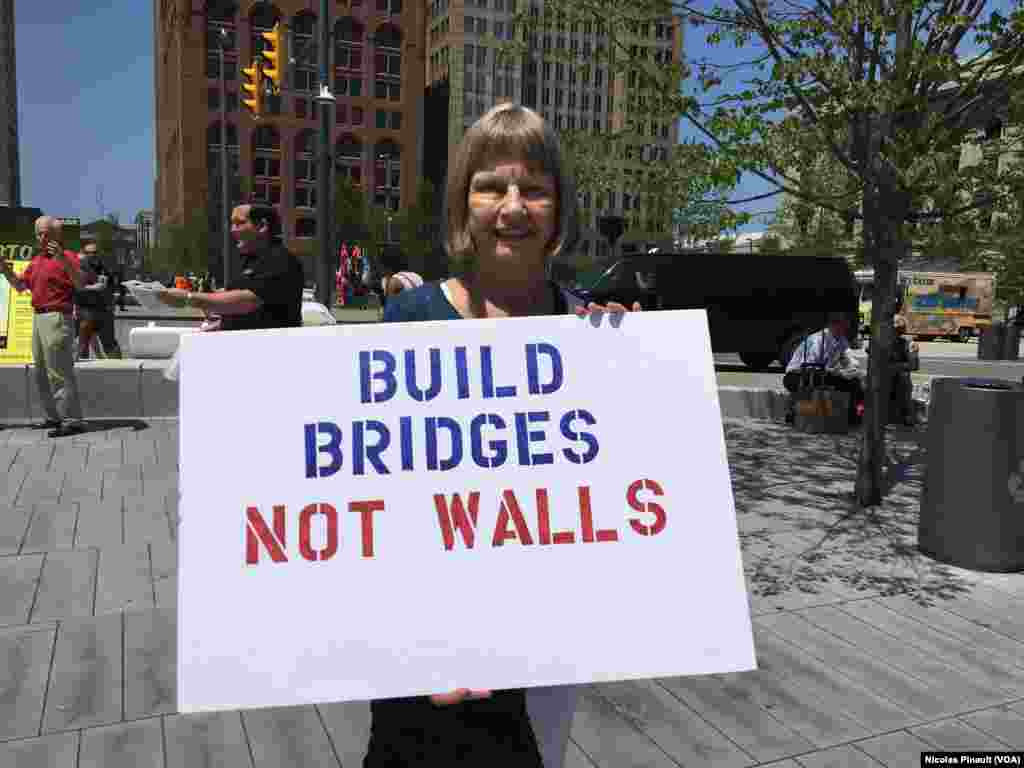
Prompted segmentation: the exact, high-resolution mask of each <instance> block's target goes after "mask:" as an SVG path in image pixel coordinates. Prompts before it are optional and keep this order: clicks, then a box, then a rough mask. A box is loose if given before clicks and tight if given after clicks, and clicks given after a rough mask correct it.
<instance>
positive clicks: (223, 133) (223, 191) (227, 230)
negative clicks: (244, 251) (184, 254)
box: [220, 27, 231, 288]
mask: <svg viewBox="0 0 1024 768" xmlns="http://www.w3.org/2000/svg"><path fill="white" fill-rule="evenodd" d="M227 40H228V33H227V30H226V29H224V27H221V28H220V205H221V216H220V229H221V239H220V253H221V258H222V259H223V260H224V286H223V287H224V288H227V287H228V279H229V278H230V275H231V227H230V225H229V224H228V222H227V221H225V218H227V217H229V216H230V215H231V213H230V209H229V208H228V206H229V205H230V196H229V193H228V179H229V176H228V104H227V102H228V89H227V84H226V83H225V81H224V46H225V45H227Z"/></svg>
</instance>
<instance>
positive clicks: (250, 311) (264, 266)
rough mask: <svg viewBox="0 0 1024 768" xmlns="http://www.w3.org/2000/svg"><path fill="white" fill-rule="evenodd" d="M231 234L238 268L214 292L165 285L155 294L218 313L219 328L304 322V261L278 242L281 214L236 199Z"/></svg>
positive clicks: (170, 301)
mask: <svg viewBox="0 0 1024 768" xmlns="http://www.w3.org/2000/svg"><path fill="white" fill-rule="evenodd" d="M231 235H232V237H234V239H235V242H236V243H237V244H238V253H239V254H240V255H241V257H242V264H241V270H239V274H238V275H237V276H236V277H234V278H233V279H232V280H231V283H230V285H228V286H227V288H226V289H225V290H223V291H217V292H216V293H194V292H192V291H184V290H181V289H178V288H167V289H165V290H163V291H161V292H159V293H158V294H157V297H158V298H159V299H160V301H162V302H163V303H164V304H167V305H168V306H171V307H196V308H197V309H201V310H202V311H204V312H206V313H208V314H210V315H218V316H219V317H220V328H219V330H222V331H242V330H251V329H253V328H292V327H297V326H301V325H302V288H303V284H304V275H303V272H302V263H301V262H300V261H299V260H298V259H297V258H295V256H294V255H292V254H291V253H289V252H288V250H287V249H286V248H285V247H284V245H283V244H282V242H281V219H280V218H279V217H278V215H277V211H276V210H275V209H274V208H273V207H272V206H269V205H261V204H258V203H252V204H247V205H240V206H238V207H237V208H235V209H234V210H233V211H232V212H231Z"/></svg>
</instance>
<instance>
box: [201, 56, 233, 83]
mask: <svg viewBox="0 0 1024 768" xmlns="http://www.w3.org/2000/svg"><path fill="white" fill-rule="evenodd" d="M206 77H207V78H209V79H210V80H217V79H219V78H220V54H219V53H211V54H209V55H208V56H207V57H206ZM224 79H225V80H236V79H238V60H237V59H233V58H232V59H229V58H227V57H225V58H224Z"/></svg>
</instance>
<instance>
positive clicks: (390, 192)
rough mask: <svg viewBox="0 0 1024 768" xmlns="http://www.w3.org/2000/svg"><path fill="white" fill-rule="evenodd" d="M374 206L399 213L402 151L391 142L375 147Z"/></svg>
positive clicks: (384, 142)
mask: <svg viewBox="0 0 1024 768" xmlns="http://www.w3.org/2000/svg"><path fill="white" fill-rule="evenodd" d="M373 155H374V174H373V177H374V204H375V205H378V206H381V207H385V208H387V209H388V210H390V211H397V210H398V205H399V197H400V195H399V190H400V187H401V181H402V178H401V168H402V164H401V161H402V156H401V149H400V148H399V146H398V145H397V144H395V142H393V141H391V140H390V139H389V140H385V141H381V142H378V143H377V145H376V146H375V147H374V152H373Z"/></svg>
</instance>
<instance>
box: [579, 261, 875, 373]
mask: <svg viewBox="0 0 1024 768" xmlns="http://www.w3.org/2000/svg"><path fill="white" fill-rule="evenodd" d="M570 290H571V291H572V292H573V293H574V294H576V295H577V296H579V297H580V298H581V299H584V300H586V301H596V302H598V303H604V302H607V301H619V302H622V303H624V304H626V305H627V306H631V305H632V303H633V302H634V301H639V302H640V304H641V305H642V306H643V308H644V309H645V310H654V309H707V313H708V324H709V326H710V329H711V348H712V350H713V351H715V352H732V353H739V356H740V359H741V360H742V361H743V363H744V364H745V365H746V366H748V367H750V368H765V367H767V366H769V365H770V364H771V363H772V362H773V361H775V360H778V361H779V362H780V363H782V365H783V366H785V365H786V364H787V363H788V362H789V358H790V356H791V355H792V354H793V350H794V349H795V348H796V346H797V344H799V342H800V341H801V340H802V339H803V338H804V337H805V336H806V335H807V334H809V333H814V332H815V331H818V330H821V329H822V328H823V327H824V326H825V323H826V317H827V315H828V313H829V312H846V313H849V315H850V337H851V338H850V343H851V345H852V346H859V342H858V341H857V311H858V303H857V287H856V283H855V281H854V277H853V272H852V271H851V270H850V266H849V264H848V263H847V262H846V260H845V259H842V258H838V257H818V256H788V255H778V254H763V253H707V252H703V251H702V252H697V253H687V252H676V253H664V252H663V253H648V254H640V253H637V254H631V255H627V256H624V257H623V258H621V259H619V260H618V261H616V262H615V263H614V264H613V265H612V266H611V267H609V268H608V269H607V270H606V271H605V272H604V273H603V274H602V275H601V277H599V278H598V279H597V280H596V281H595V282H594V283H593V285H590V286H583V287H579V286H576V287H573V288H570Z"/></svg>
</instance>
